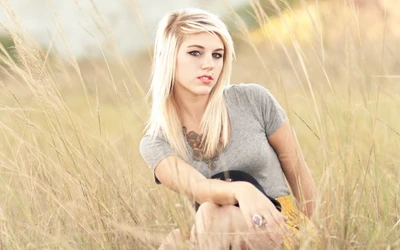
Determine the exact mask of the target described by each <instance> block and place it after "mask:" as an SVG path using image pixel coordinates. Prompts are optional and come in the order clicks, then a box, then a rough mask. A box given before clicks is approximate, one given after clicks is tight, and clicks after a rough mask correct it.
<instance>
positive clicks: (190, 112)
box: [175, 95, 209, 126]
mask: <svg viewBox="0 0 400 250" xmlns="http://www.w3.org/2000/svg"><path fill="white" fill-rule="evenodd" d="M208 98H209V96H208V95H204V96H196V97H191V98H179V97H178V96H177V95H175V102H176V105H177V107H178V109H179V111H180V116H181V120H182V124H183V125H184V126H185V125H186V126H188V125H189V126H191V125H192V124H197V126H200V123H201V119H202V118H203V115H204V112H205V110H206V107H207V103H208Z"/></svg>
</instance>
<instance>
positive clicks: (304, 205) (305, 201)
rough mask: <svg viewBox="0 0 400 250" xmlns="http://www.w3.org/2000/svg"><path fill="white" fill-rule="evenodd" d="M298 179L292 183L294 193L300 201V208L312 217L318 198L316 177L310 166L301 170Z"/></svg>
mask: <svg viewBox="0 0 400 250" xmlns="http://www.w3.org/2000/svg"><path fill="white" fill-rule="evenodd" d="M296 179H297V180H295V183H291V185H290V186H291V188H292V192H293V195H294V197H295V198H296V200H297V202H298V206H299V208H300V210H302V212H303V213H304V214H305V215H307V217H309V218H310V217H311V216H312V215H313V213H314V210H315V202H316V198H317V188H316V186H315V182H314V179H313V178H312V175H311V173H310V171H308V168H306V169H305V170H304V171H302V172H300V173H299V175H298V178H296ZM289 183H290V182H289Z"/></svg>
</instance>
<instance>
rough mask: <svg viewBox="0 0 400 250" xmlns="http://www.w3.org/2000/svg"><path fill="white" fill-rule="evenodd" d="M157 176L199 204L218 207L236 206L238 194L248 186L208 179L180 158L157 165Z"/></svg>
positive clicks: (162, 181)
mask: <svg viewBox="0 0 400 250" xmlns="http://www.w3.org/2000/svg"><path fill="white" fill-rule="evenodd" d="M155 174H156V176H157V178H158V180H160V182H161V183H162V184H164V185H165V186H166V187H167V188H169V189H171V190H173V191H175V192H179V193H181V194H184V195H186V196H188V197H189V198H191V199H194V200H196V201H197V202H198V203H199V204H202V203H204V202H207V201H210V202H213V203H215V204H218V205H233V204H236V203H238V200H237V199H236V192H237V191H238V190H240V189H241V188H243V186H244V185H246V183H243V182H225V181H221V180H212V179H207V178H205V177H204V176H203V175H202V174H201V173H200V172H198V171H197V170H196V169H195V168H193V167H192V166H190V165H189V164H188V163H186V162H185V161H183V160H182V159H181V158H179V157H178V156H169V157H167V158H165V159H163V160H162V161H161V162H160V163H159V164H158V165H157V167H156V169H155Z"/></svg>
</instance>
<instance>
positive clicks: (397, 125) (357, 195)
mask: <svg viewBox="0 0 400 250" xmlns="http://www.w3.org/2000/svg"><path fill="white" fill-rule="evenodd" d="M0 2H1V4H2V6H3V7H4V8H5V10H6V12H7V13H8V14H9V15H10V19H11V20H13V22H14V23H13V27H12V28H9V29H8V31H9V34H10V35H11V36H12V38H13V39H14V41H15V44H16V50H17V52H18V56H19V63H18V64H16V63H14V62H12V61H11V59H10V58H8V57H7V56H3V57H2V59H1V60H2V62H3V68H2V72H1V78H0V82H1V88H0V89H1V92H0V114H1V115H0V130H1V135H0V194H1V198H0V248H1V249H155V248H156V247H157V246H158V244H159V243H160V242H161V240H162V238H163V237H164V236H165V235H166V234H167V233H168V232H169V231H170V230H171V229H173V228H176V227H180V228H183V229H185V228H186V229H188V228H190V225H191V222H192V219H193V211H192V210H191V209H190V202H188V201H187V200H186V199H185V198H183V197H180V196H178V195H176V194H174V193H172V192H170V191H168V190H166V189H165V188H163V187H162V186H156V185H155V184H154V183H153V181H152V175H151V173H150V171H149V170H148V169H147V167H146V166H145V164H144V162H143V161H142V159H141V157H140V154H139V152H138V143H139V141H140V139H141V136H142V131H143V128H144V122H145V121H146V118H147V117H148V111H149V104H148V102H147V101H146V99H145V98H144V97H145V93H146V91H147V89H148V86H147V83H148V77H149V73H150V72H149V70H150V59H149V55H148V53H147V52H145V53H143V55H138V56H136V57H134V58H129V57H126V56H123V55H121V53H119V52H118V48H117V45H116V43H115V42H113V41H112V39H111V38H110V39H109V40H108V44H107V47H105V46H102V44H100V43H99V48H100V49H101V50H102V52H103V54H102V57H101V59H98V58H97V59H92V58H89V59H85V60H82V59H80V60H78V58H77V57H76V56H75V55H74V54H73V53H72V52H71V53H70V54H69V55H68V56H66V57H65V56H64V57H61V56H59V55H57V53H54V52H52V53H50V50H51V49H52V48H49V50H47V51H43V49H40V46H39V45H38V44H37V42H36V41H35V40H33V39H32V38H31V37H30V36H29V34H28V33H27V32H26V31H25V30H24V28H23V26H22V25H20V24H19V22H18V13H14V12H13V10H12V9H11V8H10V6H9V4H8V2H7V1H5V0H2V1H0ZM382 3H383V4H382V5H381V6H383V7H382V9H379V8H376V6H375V7H374V5H368V4H367V5H365V6H363V7H362V8H361V7H360V8H358V7H357V6H356V5H355V4H354V1H350V4H346V1H311V2H308V3H307V4H306V3H305V2H304V1H301V4H300V5H299V6H294V7H291V8H288V9H286V10H285V11H284V10H281V9H280V8H279V6H278V5H277V6H275V7H276V13H277V15H276V16H267V15H266V14H265V12H263V11H262V9H260V5H259V3H258V2H257V1H254V2H251V4H252V8H253V13H252V14H253V15H254V17H255V18H256V19H257V20H258V23H259V28H258V29H254V30H248V29H247V28H246V27H245V26H244V24H243V22H242V20H241V19H240V18H239V17H238V16H237V15H235V12H234V10H232V9H231V8H230V7H229V6H227V8H228V9H229V10H230V11H231V14H230V15H228V16H229V18H226V20H227V21H229V22H231V23H234V24H235V26H236V29H235V30H236V32H235V38H236V44H237V58H238V60H237V62H236V63H235V69H234V72H233V83H239V82H257V83H260V84H262V85H264V86H267V87H268V88H270V89H271V91H272V92H273V94H274V95H275V96H276V97H277V99H278V100H279V101H280V102H281V104H282V105H283V106H284V108H285V109H286V110H287V113H288V116H289V118H290V120H291V123H292V125H293V127H294V129H295V131H296V133H297V136H298V138H299V141H300V144H301V147H302V149H303V152H304V154H305V157H306V160H307V162H308V164H309V167H310V168H311V170H312V172H313V173H314V176H315V180H316V182H317V184H318V190H319V195H320V196H319V200H318V209H317V212H316V215H315V217H314V218H313V220H314V222H315V225H316V229H317V232H316V235H314V236H303V240H302V248H303V249H310V248H312V249H396V248H400V207H399V204H400V200H399V197H400V196H399V193H400V184H399V182H398V181H397V180H398V179H399V177H400V170H399V168H400V158H399V156H398V152H399V150H400V119H399V116H398V110H400V98H399V93H400V85H399V83H400V80H399V79H400V78H399V77H400V73H399V72H400V65H399V55H400V53H399V48H398V41H399V38H400V35H399V34H400V29H399V27H398V26H397V24H398V23H399V21H400V16H399V15H398V13H399V11H400V6H399V4H398V3H396V1H389V0H387V1H382ZM78 6H79V5H78ZM55 18H56V20H57V17H55ZM92 18H99V20H102V19H101V13H98V16H97V17H96V16H94V17H93V16H92ZM98 23H99V24H101V23H102V22H98ZM107 29H109V28H108V27H106V25H104V27H103V26H101V30H102V31H103V34H108V32H107ZM59 32H60V34H61V35H62V34H63V31H62V25H61V24H59ZM65 46H66V47H68V41H67V40H65ZM4 65H5V66H4Z"/></svg>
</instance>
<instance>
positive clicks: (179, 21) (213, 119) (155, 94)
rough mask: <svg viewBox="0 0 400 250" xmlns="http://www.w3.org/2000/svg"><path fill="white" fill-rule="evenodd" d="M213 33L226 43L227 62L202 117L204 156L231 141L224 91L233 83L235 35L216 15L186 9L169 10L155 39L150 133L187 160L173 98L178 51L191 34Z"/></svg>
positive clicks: (148, 132)
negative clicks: (221, 144)
mask: <svg viewBox="0 0 400 250" xmlns="http://www.w3.org/2000/svg"><path fill="white" fill-rule="evenodd" d="M201 32H209V33H212V34H215V35H218V37H219V38H220V39H221V40H222V42H223V44H224V49H225V53H224V65H223V69H222V72H221V74H220V76H219V78H218V81H217V83H216V85H215V86H214V88H213V90H212V91H211V93H210V97H209V100H208V103H207V107H206V110H205V113H204V115H203V117H202V120H201V125H200V126H201V131H202V133H203V141H202V144H203V148H204V151H203V153H204V155H206V156H211V155H213V154H215V153H216V152H217V151H218V146H219V145H218V144H219V141H220V139H221V140H222V142H223V144H224V147H225V146H226V144H227V143H228V136H229V131H228V123H229V118H228V112H227V107H226V105H225V101H224V98H223V91H224V88H225V87H226V86H228V85H229V84H230V76H231V71H232V60H233V58H234V54H235V53H234V48H233V41H232V37H231V36H230V34H229V32H228V29H227V27H226V26H225V24H224V23H223V22H222V21H221V20H220V19H219V18H218V17H217V16H216V15H214V14H211V13H209V12H207V11H204V10H200V9H193V8H190V9H182V10H178V11H174V12H170V13H168V14H167V15H166V16H165V17H164V18H163V19H161V21H160V22H159V24H158V30H157V34H156V39H155V47H154V58H153V72H152V80H151V87H150V92H151V95H152V102H153V103H152V110H151V116H150V119H149V122H148V124H147V129H148V130H147V134H150V135H153V136H161V137H162V138H163V139H164V140H166V141H167V142H168V143H169V144H170V146H171V148H172V150H174V151H175V153H177V154H178V155H179V156H181V157H182V158H184V159H187V156H188V152H187V149H186V146H185V141H184V139H185V137H184V134H183V129H182V123H181V119H180V117H179V114H178V109H177V106H176V103H175V100H174V97H173V94H172V92H173V87H174V82H175V71H176V59H177V52H178V49H179V47H180V45H181V44H182V42H183V40H184V38H185V37H186V36H188V35H191V34H197V33H201Z"/></svg>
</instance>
